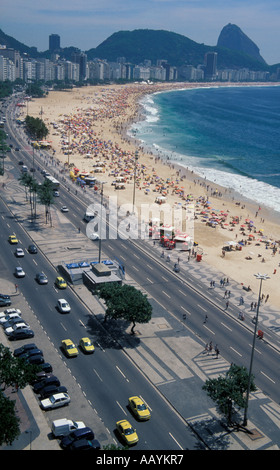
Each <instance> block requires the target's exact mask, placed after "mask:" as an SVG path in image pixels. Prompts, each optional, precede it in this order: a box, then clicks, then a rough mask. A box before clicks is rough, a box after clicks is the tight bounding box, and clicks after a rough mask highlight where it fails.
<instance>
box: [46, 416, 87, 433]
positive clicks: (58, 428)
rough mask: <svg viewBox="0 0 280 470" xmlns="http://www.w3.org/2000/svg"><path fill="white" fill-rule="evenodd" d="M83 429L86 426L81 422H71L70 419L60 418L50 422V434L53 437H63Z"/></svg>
mask: <svg viewBox="0 0 280 470" xmlns="http://www.w3.org/2000/svg"><path fill="white" fill-rule="evenodd" d="M85 427H86V425H85V423H84V422H83V421H72V420H71V419H67V418H60V419H56V420H55V421H53V422H52V433H53V435H54V436H55V437H64V436H68V435H69V434H70V433H71V432H73V431H76V429H82V428H85Z"/></svg>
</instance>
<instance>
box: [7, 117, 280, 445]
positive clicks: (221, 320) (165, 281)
mask: <svg viewBox="0 0 280 470" xmlns="http://www.w3.org/2000/svg"><path fill="white" fill-rule="evenodd" d="M11 109H12V108H11ZM7 117H9V113H7ZM7 132H8V133H9V134H10V135H11V136H12V138H11V143H13V144H14V145H15V146H19V147H21V148H22V147H23V146H22V142H18V141H17V136H16V132H15V128H14V122H13V120H12V119H11V120H9V119H8V122H7ZM14 139H15V140H14ZM32 158H33V156H32V155H31V153H30V152H28V151H25V150H22V151H21V152H20V153H19V154H17V153H16V152H12V154H11V160H12V161H14V162H15V169H14V170H13V172H14V173H15V175H16V174H17V172H18V168H17V164H16V161H17V160H18V159H26V160H27V161H28V160H29V162H30V163H29V166H31V161H32ZM35 158H36V155H35ZM36 165H37V164H36ZM58 199H59V200H58V201H57V205H58V206H60V205H64V204H65V205H67V206H68V208H69V213H68V214H66V215H67V217H69V220H70V221H71V222H72V223H73V224H74V225H76V226H77V227H81V230H82V232H85V231H86V226H85V224H83V223H82V221H81V217H82V214H83V213H84V211H85V208H86V205H85V203H84V202H83V201H82V200H80V199H79V196H76V195H74V194H73V192H71V193H69V192H68V191H67V190H66V189H64V188H63V187H62V188H61V190H60V197H59V198H58ZM1 214H2V230H1V246H2V247H3V246H4V247H7V249H4V250H1V262H2V264H3V266H4V267H5V271H6V272H8V273H10V274H9V275H10V278H11V279H13V275H12V271H13V266H14V254H13V250H12V249H11V248H9V245H8V244H7V239H8V236H9V235H10V234H11V233H12V232H13V231H15V232H16V233H17V235H18V236H19V238H20V241H21V245H22V246H23V247H26V246H28V245H29V243H30V241H29V238H28V233H26V232H25V231H24V230H22V229H21V227H20V225H19V224H17V222H16V221H15V220H13V219H12V218H11V216H10V213H9V210H8V208H7V207H5V206H4V205H3V204H2V203H1ZM102 251H103V252H104V253H106V257H112V258H114V257H115V256H116V254H117V256H118V258H119V259H121V260H122V262H123V263H124V265H125V268H126V273H127V274H128V275H129V276H130V277H131V278H132V279H134V280H135V281H136V282H137V283H138V285H140V286H141V287H142V288H144V289H145V291H146V292H147V293H148V294H149V296H150V297H151V298H153V299H155V301H156V302H157V303H158V304H159V305H160V306H161V308H164V309H165V310H166V311H167V312H168V313H169V315H170V316H172V317H174V318H178V319H179V320H180V321H181V319H182V317H183V316H184V318H185V321H184V325H185V328H187V330H188V331H189V332H190V333H191V334H194V335H196V336H197V337H199V338H200V339H201V340H202V341H205V342H206V341H208V339H209V336H211V338H213V340H214V342H215V343H217V344H218V345H219V349H220V351H221V352H222V355H223V357H224V358H225V359H226V360H227V361H228V362H229V363H231V362H234V363H238V364H240V365H244V366H245V367H247V368H248V367H249V363H250V354H251V345H252V331H251V329H248V328H247V327H246V326H245V325H244V324H242V322H240V321H237V320H236V318H233V317H232V316H230V315H228V314H227V312H225V311H224V309H223V307H222V306H220V305H219V302H215V301H209V299H208V297H207V296H206V295H204V292H203V290H202V291H201V290H200V289H196V288H195V287H196V281H195V280H192V279H191V277H190V276H188V279H187V282H186V281H185V279H183V278H182V277H181V275H180V274H179V275H176V274H175V273H174V272H172V270H171V269H168V268H167V265H166V264H164V263H161V260H160V259H159V258H156V256H152V255H151V253H149V251H148V250H147V244H146V243H145V242H144V241H141V240H126V241H124V240H121V239H109V240H104V241H102ZM35 262H36V264H37V265H36V264H35ZM21 263H22V266H23V268H24V270H25V271H26V273H27V276H26V278H25V279H22V280H21V281H20V283H21V285H20V288H21V290H22V292H23V293H24V295H25V297H26V298H27V299H28V301H29V303H30V305H31V306H32V309H33V310H34V311H36V314H37V315H38V316H39V318H40V321H41V322H42V324H43V325H44V328H45V329H46V330H47V331H48V335H49V336H50V337H51V338H52V341H53V343H54V344H57V345H59V344H60V341H61V339H64V338H65V337H67V336H69V337H71V339H73V340H74V341H77V340H78V339H79V337H80V331H81V329H82V326H83V325H85V326H86V328H87V332H88V333H89V334H90V335H91V336H92V337H93V339H96V340H98V343H99V345H100V347H99V348H97V350H96V353H95V357H94V361H92V360H91V357H84V356H82V355H79V356H78V357H77V358H76V359H75V360H72V361H71V364H70V366H69V367H71V370H73V375H75V376H76V377H77V378H78V380H79V383H80V384H81V386H82V388H83V389H84V391H85V393H86V395H87V397H88V398H89V401H90V402H92V403H93V404H94V405H93V406H94V407H95V408H96V409H97V410H98V413H99V415H100V416H101V417H102V420H103V421H104V423H105V424H106V426H107V427H108V429H111V430H112V429H114V425H115V421H116V419H119V418H121V417H126V416H127V415H128V418H129V419H130V418H131V416H130V415H129V413H128V410H127V408H126V405H127V398H128V396H130V394H135V393H136V394H141V395H142V396H143V397H144V398H145V400H146V401H147V403H148V405H149V406H150V407H151V409H152V415H153V419H151V420H150V422H149V423H141V426H140V427H139V426H137V431H138V433H139V436H140V442H141V444H140V443H139V447H140V446H141V449H177V450H180V449H186V448H190V449H192V448H197V446H198V445H200V444H201V443H200V442H199V440H197V438H196V437H195V436H194V435H193V434H192V432H191V430H190V429H189V428H188V426H186V423H185V422H184V420H183V419H181V418H180V417H179V416H178V415H177V413H175V411H174V410H173V409H172V407H171V406H169V404H168V403H167V402H166V401H165V400H164V399H163V397H162V396H161V394H159V393H158V391H157V389H156V388H155V387H153V386H152V385H151V384H150V383H149V382H148V381H147V380H146V379H145V377H144V376H143V375H142V374H141V373H140V371H139V370H138V368H137V367H135V366H134V365H133V363H132V362H131V361H130V360H129V359H128V357H127V356H126V354H124V352H123V350H122V348H120V347H119V346H118V344H117V343H114V346H113V347H112V344H113V343H112V341H111V339H110V337H109V336H108V335H107V333H106V332H105V330H104V329H103V327H102V326H101V325H100V323H99V322H98V321H96V319H95V318H94V316H93V315H92V314H91V312H90V311H89V310H88V309H87V308H86V307H85V306H84V305H83V304H81V302H80V301H79V299H78V298H77V297H76V295H75V294H74V293H73V292H72V291H71V289H67V295H66V294H65V297H66V298H67V300H69V302H70V305H71V306H72V312H71V314H70V315H63V316H61V314H59V313H58V312H57V311H56V309H55V303H56V299H57V298H58V293H57V292H56V291H55V289H54V286H53V284H52V283H49V285H48V286H38V285H36V283H35V281H34V277H35V274H36V272H37V271H38V268H39V267H40V270H41V269H42V270H44V271H45V273H46V274H47V276H48V277H49V278H50V279H54V278H55V276H56V274H57V273H56V271H55V270H54V268H53V267H52V266H51V265H50V264H49V263H48V261H47V259H46V258H45V257H44V256H43V255H41V254H40V253H38V255H36V260H35V258H34V257H32V256H31V255H29V256H27V255H26V256H25V257H24V259H22V261H21ZM205 289H206V287H205ZM63 296H64V295H63ZM206 314H207V316H208V320H207V323H204V318H205V315H206ZM277 341H278V338H276V337H275V342H277ZM253 372H254V375H255V382H256V384H257V386H258V387H259V388H260V389H261V390H263V391H264V392H265V393H266V394H267V395H269V396H270V397H271V398H272V399H274V400H275V401H276V402H278V401H279V385H280V384H279V353H278V350H277V348H273V347H271V346H270V344H269V343H267V342H258V344H257V348H256V351H255V358H254V371H253ZM175 407H176V403H175Z"/></svg>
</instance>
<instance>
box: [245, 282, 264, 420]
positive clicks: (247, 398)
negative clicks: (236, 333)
mask: <svg viewBox="0 0 280 470" xmlns="http://www.w3.org/2000/svg"><path fill="white" fill-rule="evenodd" d="M254 276H256V278H257V279H259V280H260V288H259V297H258V306H257V312H256V317H255V329H254V336H253V344H252V352H251V360H250V369H249V376H248V387H247V394H246V402H245V409H244V418H243V426H247V421H248V418H247V413H248V405H249V394H250V388H251V377H252V369H253V359H254V352H255V342H256V335H257V328H258V318H259V309H260V302H261V292H262V282H263V281H266V280H267V279H269V276H268V275H267V274H260V273H258V274H254Z"/></svg>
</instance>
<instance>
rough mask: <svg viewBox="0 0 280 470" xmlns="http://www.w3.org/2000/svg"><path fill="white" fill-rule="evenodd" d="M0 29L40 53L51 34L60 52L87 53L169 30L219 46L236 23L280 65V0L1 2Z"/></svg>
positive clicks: (45, 48)
mask: <svg viewBox="0 0 280 470" xmlns="http://www.w3.org/2000/svg"><path fill="white" fill-rule="evenodd" d="M0 15H1V16H0V28H1V29H2V30H3V31H4V33H6V34H8V35H9V36H13V37H14V38H15V39H17V40H18V41H20V42H23V43H24V44H26V45H27V46H35V47H37V48H38V50H39V51H45V50H47V49H48V48H49V35H50V34H52V33H55V34H59V35H60V38H61V47H67V46H75V47H78V48H79V49H81V50H82V51H86V50H88V49H90V48H92V47H96V46H98V45H99V44H100V43H101V42H102V41H104V40H105V39H107V38H108V37H109V36H110V35H111V34H113V33H115V32H117V31H121V30H129V31H132V30H134V29H143V28H148V29H164V30H167V31H172V32H175V33H179V34H183V35H184V36H187V37H188V38H190V39H192V40H194V41H196V42H199V43H204V44H207V45H209V46H215V45H216V44H217V40H218V37H219V34H220V32H221V30H222V28H223V27H224V26H225V25H226V24H228V23H233V24H236V25H237V26H239V27H240V28H241V29H242V31H243V32H244V33H245V34H247V36H249V38H250V39H252V40H253V41H254V42H255V43H256V44H257V46H258V47H259V48H260V53H261V55H262V57H263V58H264V59H265V60H266V62H267V63H268V64H270V65H271V64H275V63H280V47H279V45H280V1H279V0H45V1H42V0H37V1H35V2H34V0H1V6H0Z"/></svg>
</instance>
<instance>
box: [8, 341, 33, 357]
mask: <svg viewBox="0 0 280 470" xmlns="http://www.w3.org/2000/svg"><path fill="white" fill-rule="evenodd" d="M32 349H38V348H37V346H36V344H35V343H29V344H24V345H23V346H21V347H20V348H17V349H15V350H14V356H15V357H17V356H20V355H21V354H25V353H27V352H28V351H32Z"/></svg>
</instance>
